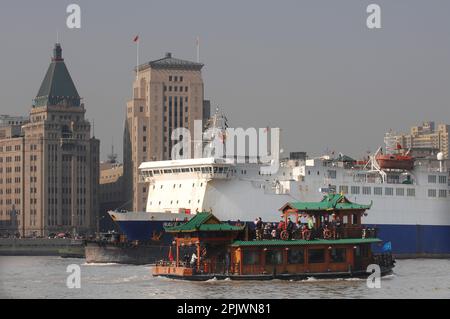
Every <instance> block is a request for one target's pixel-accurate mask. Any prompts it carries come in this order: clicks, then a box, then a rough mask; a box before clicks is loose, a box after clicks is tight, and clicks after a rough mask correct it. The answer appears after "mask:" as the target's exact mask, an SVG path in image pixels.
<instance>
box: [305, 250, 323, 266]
mask: <svg viewBox="0 0 450 319" xmlns="http://www.w3.org/2000/svg"><path fill="white" fill-rule="evenodd" d="M308 262H309V263H310V264H320V263H323V262H325V250H323V249H309V250H308Z"/></svg>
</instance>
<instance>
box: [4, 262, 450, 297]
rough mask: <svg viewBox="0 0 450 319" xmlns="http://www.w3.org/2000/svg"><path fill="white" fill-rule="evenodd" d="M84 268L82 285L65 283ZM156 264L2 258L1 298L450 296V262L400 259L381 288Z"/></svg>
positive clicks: (349, 281)
mask: <svg viewBox="0 0 450 319" xmlns="http://www.w3.org/2000/svg"><path fill="white" fill-rule="evenodd" d="M71 264H74V265H79V266H80V270H81V272H80V285H81V288H79V289H69V288H68V287H67V284H66V280H67V277H68V276H69V275H70V273H68V272H67V266H68V265H71ZM151 268H152V267H151V266H127V265H115V264H105V265H87V264H86V263H85V261H84V260H83V259H62V258H59V257H0V298H64V299H71V298H112V299H119V298H120V299H131V298H132V299H134V298H139V299H141V298H144V299H152V298H163V299H172V298H177V299H185V298H196V299H206V298H219V299H222V298H231V299H232V298H249V299H255V298H269V299H272V298H274V299H279V298H283V299H286V298H302V299H304V298H408V299H410V298H450V260H438V259H414V260H413V259H410V260H398V261H397V265H396V268H395V271H394V274H393V275H389V276H387V277H384V278H382V280H381V287H380V288H368V287H367V284H366V280H365V279H334V280H318V279H315V278H309V279H308V280H304V281H281V280H274V281H264V282H259V281H251V282H240V281H217V280H210V281H208V282H187V281H179V280H172V279H165V278H155V277H153V276H152V275H151Z"/></svg>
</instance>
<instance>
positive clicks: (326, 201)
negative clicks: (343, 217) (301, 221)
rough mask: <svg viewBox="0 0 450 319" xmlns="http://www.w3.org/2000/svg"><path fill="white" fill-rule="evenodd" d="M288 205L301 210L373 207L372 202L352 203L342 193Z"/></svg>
mask: <svg viewBox="0 0 450 319" xmlns="http://www.w3.org/2000/svg"><path fill="white" fill-rule="evenodd" d="M286 205H289V206H291V207H292V208H295V209H297V210H299V211H314V210H315V211H335V210H366V209H370V208H371V207H372V203H370V204H369V205H361V204H356V203H352V202H350V201H349V200H348V199H347V198H346V197H345V196H344V195H342V194H327V195H325V196H324V198H323V199H322V200H321V201H320V202H290V203H288V204H286ZM286 205H285V206H284V207H286ZM284 207H283V208H284Z"/></svg>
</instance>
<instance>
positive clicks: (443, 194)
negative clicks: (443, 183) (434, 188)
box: [439, 189, 447, 198]
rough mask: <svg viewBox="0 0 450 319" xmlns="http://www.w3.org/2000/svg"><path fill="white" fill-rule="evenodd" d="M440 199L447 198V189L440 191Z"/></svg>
mask: <svg viewBox="0 0 450 319" xmlns="http://www.w3.org/2000/svg"><path fill="white" fill-rule="evenodd" d="M439 197H441V198H445V197H447V190H445V189H440V190H439Z"/></svg>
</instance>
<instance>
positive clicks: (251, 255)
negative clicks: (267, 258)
mask: <svg viewBox="0 0 450 319" xmlns="http://www.w3.org/2000/svg"><path fill="white" fill-rule="evenodd" d="M243 255H244V256H243V263H244V265H259V264H260V263H261V262H260V261H261V252H260V251H257V250H244V251H243Z"/></svg>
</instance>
